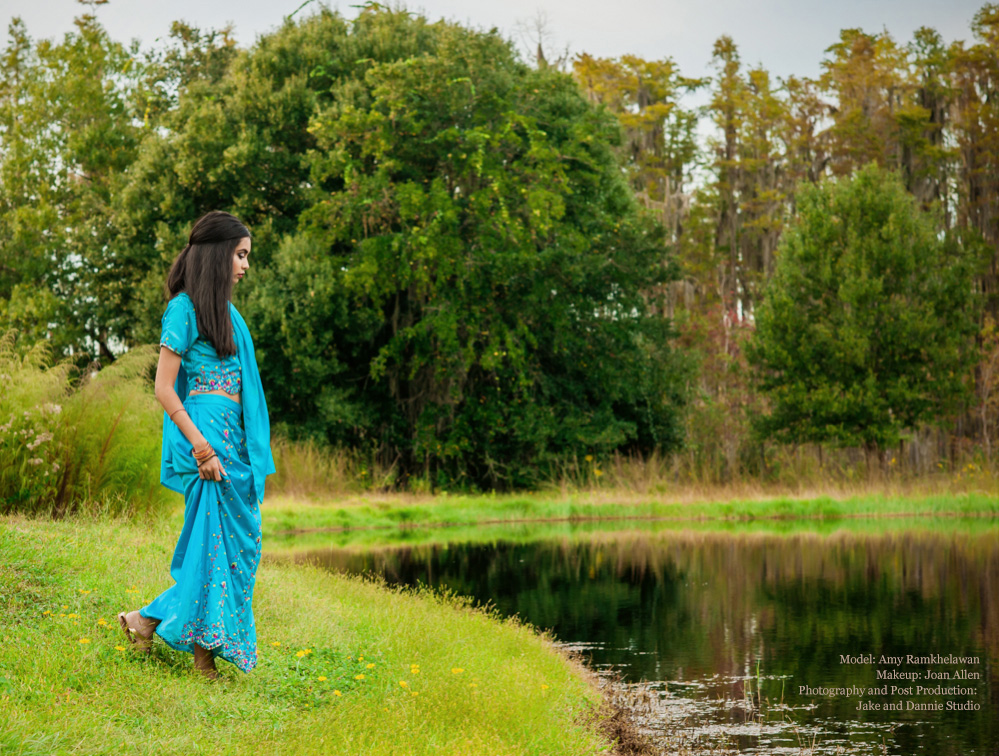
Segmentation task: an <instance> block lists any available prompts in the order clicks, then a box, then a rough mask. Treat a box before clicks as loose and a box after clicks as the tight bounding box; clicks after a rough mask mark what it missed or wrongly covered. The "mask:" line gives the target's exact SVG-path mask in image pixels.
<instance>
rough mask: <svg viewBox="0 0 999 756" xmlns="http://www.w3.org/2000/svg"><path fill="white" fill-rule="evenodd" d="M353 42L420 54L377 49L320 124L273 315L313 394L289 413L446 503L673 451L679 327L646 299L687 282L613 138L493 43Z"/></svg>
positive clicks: (572, 98)
mask: <svg viewBox="0 0 999 756" xmlns="http://www.w3.org/2000/svg"><path fill="white" fill-rule="evenodd" d="M353 34H354V35H356V36H357V37H359V38H360V40H357V41H355V42H354V44H362V45H363V44H370V43H369V42H367V40H371V39H386V38H393V39H396V40H411V41H412V42H413V43H414V44H418V45H419V47H418V49H417V50H414V51H405V50H396V51H392V50H390V51H389V52H390V53H391V54H386V52H385V51H384V50H377V48H374V46H373V45H372V47H373V48H374V50H373V51H377V53H378V57H372V58H371V59H370V60H369V61H368V62H367V64H366V65H365V66H364V68H363V70H360V71H358V72H357V73H356V74H355V75H354V76H353V77H351V78H345V79H343V80H341V81H340V82H338V84H337V85H336V89H335V91H334V96H333V97H332V98H331V100H330V102H329V104H328V105H326V106H325V107H320V108H318V109H317V112H316V114H315V115H314V117H313V119H312V124H311V127H310V131H311V133H313V134H314V135H315V138H316V140H317V149H316V150H315V152H314V153H312V173H311V181H312V183H313V184H314V185H315V186H316V187H320V188H321V191H317V192H316V194H315V200H314V203H313V205H312V206H311V207H310V208H309V209H308V210H306V211H305V212H304V213H303V215H302V218H301V222H300V229H301V230H300V234H299V235H298V237H296V239H295V240H292V241H289V242H288V244H287V245H286V247H285V248H283V249H282V251H281V253H279V257H278V259H276V260H275V266H274V269H273V271H272V272H271V277H270V278H269V281H268V282H267V284H266V286H262V287H261V290H260V295H261V298H260V300H259V301H257V302H256V303H257V305H258V306H259V308H260V310H261V311H262V312H265V313H272V314H264V315H263V316H262V317H263V319H264V320H263V321H262V322H263V323H264V324H265V326H266V324H271V323H273V324H274V325H275V326H279V327H280V331H279V332H276V333H275V332H271V333H273V338H274V339H275V341H276V342H278V343H280V344H281V345H282V349H283V350H284V353H285V354H287V355H289V356H291V357H292V359H291V361H289V362H288V363H286V364H285V365H284V367H283V368H282V367H277V366H276V367H277V369H279V370H283V371H287V370H289V369H290V371H291V374H288V373H285V374H284V375H283V376H282V379H283V380H285V379H286V382H283V383H282V385H285V386H286V387H288V388H289V389H297V388H298V387H300V386H301V387H303V388H305V389H307V391H306V392H304V393H303V394H298V395H299V396H303V395H304V396H305V397H307V402H306V403H305V404H300V405H298V406H297V407H294V408H291V409H294V410H295V412H296V414H297V413H302V414H300V415H298V417H301V419H302V421H303V422H306V423H308V422H310V418H312V420H311V422H313V423H314V422H316V421H319V422H322V421H325V422H326V423H327V426H326V427H327V429H328V432H329V433H330V435H331V436H332V437H333V438H334V440H340V439H342V440H347V441H351V442H354V443H356V442H358V441H361V440H362V437H363V438H370V439H376V440H377V444H378V449H379V452H380V453H381V454H382V455H384V458H385V461H386V462H389V463H391V462H396V463H397V464H398V466H399V469H400V470H401V471H402V473H403V475H404V476H406V475H418V476H420V477H421V478H424V479H426V480H428V481H429V482H432V483H434V484H444V485H480V486H496V487H509V486H521V485H528V484H534V483H536V482H537V481H538V480H539V479H541V478H543V477H544V476H545V475H546V474H548V473H549V471H551V470H552V468H553V466H554V465H555V464H557V461H558V460H559V459H560V458H564V457H565V456H566V455H570V454H574V453H575V454H578V455H580V456H583V455H585V454H589V453H592V454H597V455H600V454H605V453H607V452H609V451H611V450H613V449H620V448H629V447H631V448H641V449H646V450H648V449H651V448H653V447H656V446H658V447H661V448H664V449H668V448H670V447H672V446H675V445H676V444H677V443H678V441H679V431H678V425H677V418H676V408H677V405H678V403H679V389H678V387H677V386H678V383H677V381H676V373H677V371H676V370H675V369H673V368H672V362H673V359H672V356H671V351H670V349H669V346H668V344H669V338H670V330H669V323H668V321H667V320H665V319H662V318H659V317H651V316H649V315H648V309H649V305H648V303H647V299H646V292H647V291H649V290H650V289H652V288H653V287H656V286H658V285H660V284H661V283H663V282H664V281H665V279H666V278H667V277H668V276H669V275H671V268H670V267H669V266H668V265H663V264H662V262H663V244H662V235H661V231H657V230H656V229H655V228H652V227H650V226H647V225H646V223H645V222H643V221H642V220H641V217H640V215H639V212H638V206H637V204H636V203H635V201H634V199H633V195H632V194H631V192H630V191H629V189H628V186H627V183H626V182H625V180H624V178H623V177H622V175H621V172H620V169H619V163H618V161H617V158H616V155H615V152H614V151H613V149H612V146H613V145H614V144H615V143H617V142H619V141H620V131H619V127H618V125H617V123H616V121H615V119H614V118H613V117H612V116H611V115H610V114H608V113H606V112H601V111H598V110H597V109H596V108H595V107H593V106H592V105H590V104H588V103H587V102H586V100H585V99H584V98H583V97H582V95H581V93H580V92H579V90H578V89H577V87H576V86H575V84H574V82H573V81H572V79H571V78H570V77H569V76H568V75H565V74H562V73H559V72H557V71H555V70H553V69H551V68H542V69H540V70H532V69H531V68H529V67H528V66H526V65H525V64H523V63H522V62H520V61H519V60H517V58H516V56H515V54H514V53H513V51H512V50H511V48H510V46H509V44H508V43H507V42H506V41H504V40H502V39H501V38H500V37H499V36H498V35H497V34H495V33H488V34H482V33H477V32H472V31H469V30H467V29H463V28H461V27H459V26H456V25H452V24H446V23H438V24H433V25H428V24H427V23H426V22H425V20H423V19H419V18H415V19H414V18H411V17H410V16H409V15H408V14H404V13H394V12H387V11H365V12H364V13H362V14H361V17H360V19H359V21H358V22H357V24H356V26H355V28H354V31H353ZM413 53H417V54H413ZM303 271H308V272H307V273H303ZM327 277H328V278H327ZM327 281H332V283H329V284H328V283H327ZM289 284H290V286H289ZM331 286H332V288H333V289H335V290H337V291H339V292H342V294H333V296H331V297H328V298H326V297H323V299H322V300H321V301H318V302H314V300H316V299H319V297H318V296H314V294H319V293H320V292H325V291H327V290H328V289H329V288H330V287H331ZM306 287H307V288H308V294H307V297H308V298H307V299H306V297H305V296H304V295H305V294H306ZM317 287H318V288H317ZM289 290H290V291H294V292H296V294H297V296H295V297H293V298H292V301H291V302H289V301H287V299H286V300H285V302H284V304H280V293H281V292H287V291H289ZM299 296H301V299H300V298H299ZM313 302H314V304H313ZM275 303H277V305H275ZM276 308H279V309H276ZM275 309H276V312H275ZM293 323H294V324H295V325H294V327H292V324H293ZM339 323H342V324H343V325H342V326H341V327H339V328H337V327H336V324H339ZM331 326H333V327H331ZM265 330H266V328H265ZM303 334H304V335H305V336H306V339H307V342H308V344H309V348H308V349H302V350H301V352H299V349H300V345H301V343H302V335H303ZM316 355H325V356H324V357H322V358H318V359H317V358H316ZM296 369H298V370H299V372H298V373H297V374H296V373H295V372H294V371H295V370H296ZM310 387H311V388H310ZM296 393H297V392H296ZM278 401H280V400H278ZM303 415H304V416H303ZM344 420H350V421H353V423H354V425H353V427H345V424H344V422H343V421H344Z"/></svg>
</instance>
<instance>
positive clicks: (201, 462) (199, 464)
mask: <svg viewBox="0 0 999 756" xmlns="http://www.w3.org/2000/svg"><path fill="white" fill-rule="evenodd" d="M214 456H216V455H215V454H214V453H212V456H211V457H205V458H204V459H199V460H198V467H201V466H202V465H203V464H205V462H207V461H208V460H210V459H211V458H212V457H214Z"/></svg>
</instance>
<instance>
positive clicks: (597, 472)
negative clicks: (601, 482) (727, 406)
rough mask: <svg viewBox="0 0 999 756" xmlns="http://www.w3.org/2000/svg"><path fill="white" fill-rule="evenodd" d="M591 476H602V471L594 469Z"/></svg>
mask: <svg viewBox="0 0 999 756" xmlns="http://www.w3.org/2000/svg"><path fill="white" fill-rule="evenodd" d="M593 474H594V475H596V476H597V477H598V478H599V477H600V476H601V475H603V474H604V471H603V470H600V469H599V468H596V467H594V468H593Z"/></svg>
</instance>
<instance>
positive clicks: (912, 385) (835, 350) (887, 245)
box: [749, 165, 978, 453]
mask: <svg viewBox="0 0 999 756" xmlns="http://www.w3.org/2000/svg"><path fill="white" fill-rule="evenodd" d="M961 249H962V248H961V247H960V246H959V245H957V244H956V243H950V242H949V241H942V240H941V239H940V238H939V237H938V234H937V232H936V227H935V223H934V219H933V218H932V217H931V216H930V215H929V214H927V213H924V212H922V211H920V210H919V208H918V206H917V204H916V202H915V200H914V199H913V198H912V197H911V196H910V195H909V194H907V193H906V191H905V188H904V186H903V185H902V183H901V182H900V180H899V178H898V177H897V175H895V174H892V173H888V172H886V171H884V170H883V169H879V168H877V167H875V166H874V165H869V166H867V167H865V168H863V169H862V170H860V171H858V172H857V174H856V175H855V176H854V177H852V178H842V179H839V180H830V181H827V182H825V183H824V184H822V185H819V186H805V187H804V188H803V189H802V190H801V192H800V193H799V195H798V215H797V217H796V218H795V219H794V221H793V222H792V224H791V225H790V227H789V228H788V229H787V230H786V231H785V233H784V236H783V237H782V240H781V244H780V246H779V248H778V257H777V268H776V271H775V273H774V277H773V278H772V279H771V281H770V283H769V285H768V286H767V288H766V290H765V292H764V298H763V302H762V303H761V305H760V307H759V308H758V310H757V319H756V334H755V338H754V339H753V342H752V343H751V345H750V348H749V359H750V362H751V364H752V365H753V366H754V367H755V368H756V370H757V379H758V385H759V388H760V389H761V390H762V391H763V392H764V393H765V394H766V395H767V397H768V398H769V400H770V405H771V406H770V413H769V414H767V415H764V416H761V417H759V418H758V420H757V429H758V431H759V432H760V433H761V434H763V435H764V437H768V438H773V439H775V440H780V441H787V442H793V443H798V442H824V441H831V442H834V443H835V444H837V445H841V446H863V447H864V448H865V449H866V450H867V451H868V453H874V452H878V451H883V450H884V449H885V448H886V447H887V446H889V445H891V444H895V443H898V441H899V440H900V438H901V437H902V433H903V431H904V430H906V429H912V428H915V427H916V426H918V425H919V424H921V423H924V422H927V421H930V420H934V419H940V418H943V417H945V416H946V415H947V414H948V413H950V412H952V411H954V410H955V409H956V408H957V407H958V406H959V405H960V404H961V403H962V402H963V401H964V400H965V399H967V398H968V382H969V381H968V378H969V368H970V364H971V362H972V360H973V358H974V352H973V350H972V349H971V348H970V347H971V345H972V343H973V337H974V334H975V331H976V324H977V312H976V309H977V307H978V302H977V300H976V298H975V296H974V295H973V284H972V276H973V272H974V271H973V269H972V261H971V260H969V259H968V257H967V256H966V255H964V254H962V252H961Z"/></svg>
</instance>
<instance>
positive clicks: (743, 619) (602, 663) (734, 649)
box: [295, 526, 999, 756]
mask: <svg viewBox="0 0 999 756" xmlns="http://www.w3.org/2000/svg"><path fill="white" fill-rule="evenodd" d="M295 558H296V559H307V560H311V561H319V562H321V563H322V564H324V565H325V566H327V567H328V568H330V569H334V570H344V571H349V572H354V573H358V572H365V571H373V572H376V573H379V574H381V575H383V576H384V577H385V578H386V579H387V580H388V581H389V582H390V583H401V584H416V583H417V582H422V583H426V584H429V585H433V586H439V585H446V586H448V587H450V588H451V589H453V590H454V591H455V592H457V593H461V594H466V595H469V596H473V597H475V598H476V599H477V600H479V601H480V602H483V603H486V602H489V603H491V604H492V605H494V606H495V607H496V608H497V609H498V610H499V611H500V612H502V613H503V614H506V615H519V616H520V617H521V618H522V619H524V620H526V621H528V622H531V623H532V624H534V625H536V626H538V627H541V628H549V629H551V630H552V631H553V632H554V634H555V635H556V637H557V638H559V639H560V640H562V641H564V642H567V643H570V644H573V643H574V644H585V650H586V653H587V654H588V655H589V656H590V657H591V664H592V665H593V666H594V667H597V668H601V667H614V668H616V669H619V670H621V671H622V672H623V674H624V676H625V678H626V679H627V680H631V681H635V682H638V681H651V682H652V683H653V685H652V686H651V687H652V688H653V689H657V688H658V690H659V692H660V694H661V695H660V698H661V701H662V707H661V708H662V709H663V711H664V712H668V710H669V709H670V708H671V707H672V710H673V714H674V717H675V716H677V715H679V716H682V717H683V718H685V719H686V720H687V721H688V724H689V726H690V731H691V732H694V733H696V734H697V737H698V744H699V745H703V746H704V747H713V748H722V747H724V748H731V749H732V751H731V752H741V753H753V752H768V753H769V752H778V751H780V750H783V749H791V750H790V751H789V752H794V753H797V752H798V751H799V750H800V749H801V748H802V747H803V738H804V743H805V744H808V743H812V742H813V741H814V742H815V743H816V744H817V747H816V748H815V749H814V751H813V752H815V753H820V752H828V753H836V752H840V753H865V754H866V753H870V754H874V753H878V754H881V753H891V754H933V755H934V756H936V755H937V754H994V753H997V752H999V722H997V720H999V700H997V699H999V684H997V682H999V681H997V666H996V663H997V661H999V529H997V528H996V527H995V526H987V527H981V526H976V527H973V528H970V529H967V530H962V529H961V528H959V527H957V528H952V529H950V531H949V532H933V531H931V530H928V529H925V528H924V529H910V530H897V529H896V530H892V531H890V532H886V533H877V532H869V531H862V532H858V531H857V530H852V531H849V530H841V531H834V532H829V533H821V534H818V533H793V532H792V533H790V534H784V535H774V534H771V533H753V532H749V533H744V532H739V531H738V530H733V529H731V528H730V529H728V530H727V531H726V532H718V531H711V530H700V531H692V530H675V529H671V530H659V531H658V532H649V531H642V530H628V531H619V532H606V531H599V530H598V531H593V532H588V533H586V534H585V535H584V536H582V537H580V536H579V535H578V534H574V535H573V536H572V537H568V536H566V537H561V538H547V539H544V540H538V541H534V542H505V541H502V540H497V541H495V542H493V543H488V544H475V543H463V544H454V543H452V544H448V543H434V544H427V545H417V546H403V547H385V548H370V549H368V550H365V551H356V550H349V549H344V548H325V549H312V550H309V551H308V552H306V553H301V554H298V555H296V557H295ZM933 654H936V655H953V656H960V657H976V656H977V657H978V663H937V664H929V665H927V664H909V663H902V664H900V665H898V666H895V665H892V664H888V663H886V664H879V663H877V661H879V660H880V658H881V657H882V656H896V657H902V658H903V659H905V657H907V656H908V655H912V656H917V657H925V656H930V655H933ZM866 655H872V656H873V659H874V660H875V663H870V662H867V661H863V660H862V658H863V657H865V656H866ZM844 656H846V657H851V658H852V657H857V658H859V659H861V660H860V661H853V662H850V663H844V661H843V659H842V658H841V657H844ZM928 669H929V670H935V671H936V672H939V673H950V674H951V675H954V674H957V673H958V672H959V671H960V670H964V671H965V672H967V673H970V674H972V675H976V674H977V675H978V678H977V679H976V678H975V677H974V676H972V677H971V678H970V679H964V680H960V681H957V680H950V681H948V680H943V681H933V683H930V682H928V681H927V680H925V677H926V675H927V670H928ZM878 670H881V671H882V673H885V672H888V673H891V674H898V673H901V674H912V673H917V674H919V675H920V676H921V677H920V678H919V679H918V680H916V681H906V680H898V679H894V680H887V679H879V678H878ZM938 684H939V685H941V686H942V687H960V688H964V689H966V690H965V691H964V692H962V693H961V694H959V695H941V694H933V693H931V694H929V695H917V691H916V689H915V685H922V686H924V687H932V686H934V685H938ZM885 685H887V686H889V687H888V689H887V694H886V695H880V692H881V689H882V686H885ZM802 686H807V687H809V688H811V689H813V690H812V692H808V691H805V692H802V691H801V688H802ZM891 686H895V689H894V692H893V691H892V688H891ZM910 686H911V687H912V688H913V690H912V691H911V692H909V693H905V692H902V691H904V689H905V688H907V687H910ZM826 688H854V689H856V688H863V689H864V690H865V691H867V690H868V689H871V688H876V689H877V690H876V692H875V693H874V694H873V695H867V694H865V695H860V696H858V695H850V694H842V693H839V694H834V695H824V694H822V693H819V694H816V693H815V692H814V690H815V689H826ZM968 691H970V693H969V692H968ZM865 700H866V701H868V702H869V703H872V704H877V705H879V706H881V707H883V706H884V705H886V704H889V703H891V704H898V703H900V704H901V706H902V710H901V711H885V710H883V709H881V710H858V706H859V705H860V704H861V701H865ZM948 701H950V702H955V703H969V704H973V705H975V706H977V707H978V709H977V710H971V711H960V710H946V709H945V710H944V711H927V710H923V707H922V705H924V704H927V703H935V702H938V703H943V704H946V703H947V702H948ZM906 707H911V708H908V709H907V708H906ZM837 749H838V751H837Z"/></svg>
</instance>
